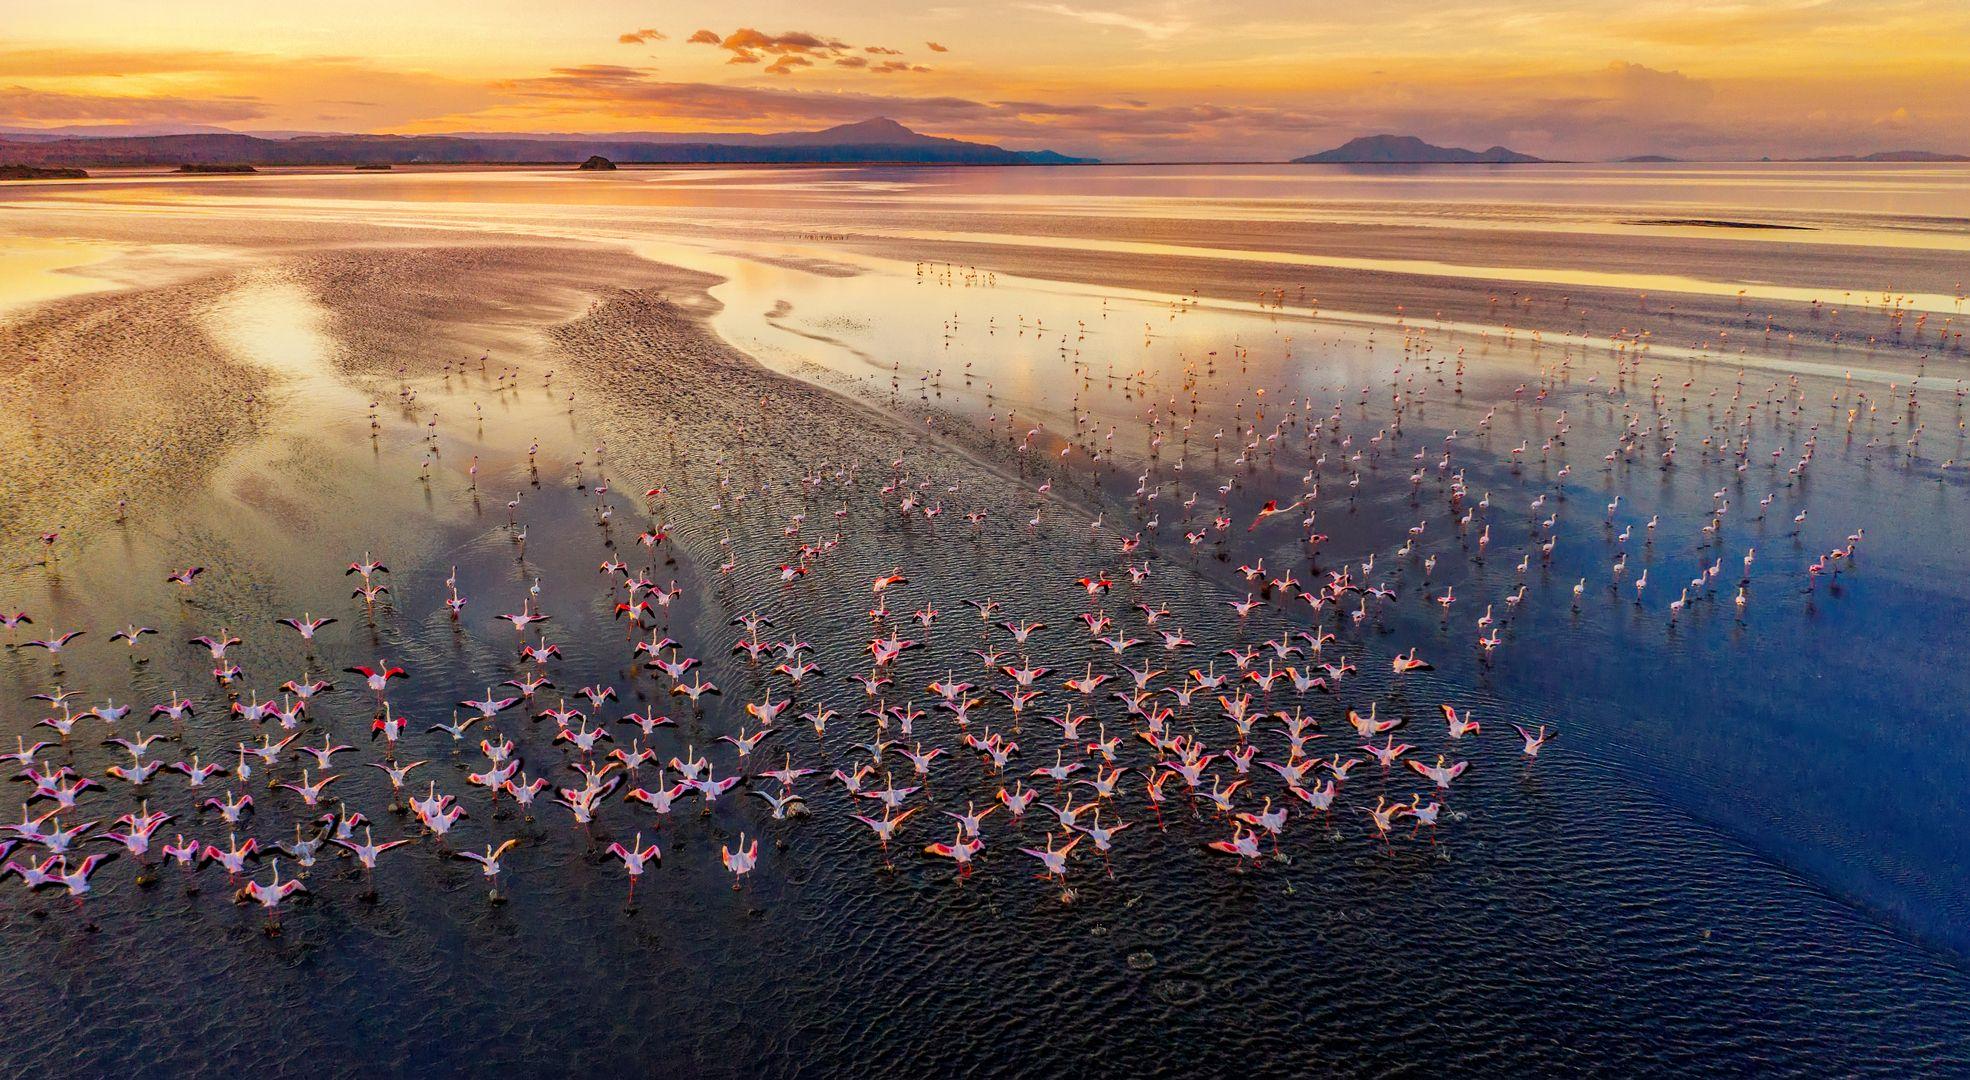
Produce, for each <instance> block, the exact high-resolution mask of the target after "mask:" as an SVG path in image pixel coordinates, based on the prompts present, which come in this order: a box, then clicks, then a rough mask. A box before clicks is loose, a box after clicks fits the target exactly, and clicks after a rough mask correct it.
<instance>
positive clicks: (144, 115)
mask: <svg viewBox="0 0 1970 1080" xmlns="http://www.w3.org/2000/svg"><path fill="white" fill-rule="evenodd" d="M11 6H12V7H13V8H14V10H13V11H10V12H9V14H8V19H7V28H6V33H5V36H4V37H0V127H53V126H61V125H100V124H135V125H184V124H210V125H215V126H221V127H227V128H232V129H236V130H243V131H254V130H259V131H279V130H312V131H324V130H326V131H387V132H405V133H409V132H439V131H597V132H600V131H767V130H785V129H792V128H808V127H821V126H826V125H829V124H834V123H840V122H844V121H850V120H858V119H863V118H866V117H869V116H874V115H887V116H891V117H894V118H895V119H897V120H900V121H902V122H904V123H906V124H909V125H910V126H912V127H915V128H917V129H919V130H923V131H928V132H931V133H935V134H946V135H955V136H960V137H972V138H980V139H986V140H989V141H994V142H1000V143H1003V144H1005V145H1008V146H1013V147H1017V148H1021V149H1028V148H1037V147H1050V148H1053V149H1057V150H1061V151H1064V152H1068V153H1075V154H1086V155H1093V156H1099V157H1103V158H1108V159H1112V160H1128V159H1134V160H1182V159H1207V158H1259V159H1277V158H1282V157H1289V156H1293V155H1295V154H1299V153H1303V152H1307V151H1311V150H1317V149H1323V148H1325V147H1327V146H1330V145H1333V144H1335V143H1338V142H1340V141H1343V140H1345V139H1347V138H1350V137H1352V136H1354V135H1358V134H1365V133H1373V132H1380V131H1393V132H1401V133H1410V134H1417V135H1421V136H1423V137H1424V138H1427V139H1430V140H1431V141H1434V142H1440V143H1454V144H1460V145H1470V146H1488V145H1491V144H1493V143H1503V144H1506V145H1509V146H1512V147H1513V148H1515V149H1518V150H1522V151H1526V152H1530V153H1534V154H1540V155H1542V156H1548V157H1559V158H1566V157H1578V158H1594V157H1609V156H1622V155H1628V154H1641V153H1663V154H1673V155H1680V156H1692V157H1703V156H1737V157H1742V156H1758V155H1762V154H1771V155H1773V156H1799V155H1808V154H1822V153H1844V152H1856V151H1859V152H1865V151H1870V150H1878V149H1890V148H1904V147H1915V148H1922V149H1935V150H1950V151H1957V152H1970V4H1966V3H1965V2H1964V0H1879V2H1873V3H1861V2H1854V0H1770V2H1745V3H1731V4H1690V3H1668V2H1618V0H1610V2H1608V3H1599V4H1597V3H1592V2H1588V0H1525V2H1520V3H1500V2H1494V0H1410V2H1407V3H1402V4H1399V5H1398V4H1362V3H1358V2H1354V3H1341V2H1330V0H1219V2H1217V3H1213V4H1200V3H1196V2H1187V3H1172V2H1164V0H1066V2H1051V0H1035V2H1013V3H1001V4H996V5H977V4H965V5H955V4H954V5H951V6H949V7H939V6H935V3H934V0H933V4H932V5H931V6H925V5H924V4H922V3H915V2H903V0H839V2H836V3H830V4H818V3H808V4H792V3H784V2H766V3H756V2H752V0H738V2H737V3H717V4H713V3H697V2H681V3H618V2H614V0H605V2H582V0H563V2H561V3H558V4H544V3H539V2H526V3H522V2H519V0H476V2H473V3H463V2H455V0H421V2H415V3H406V2H404V0H391V2H388V3H385V2H383V0H338V2H337V3H333V4H321V5H307V6H306V8H305V9H303V8H301V7H300V6H298V5H297V6H293V8H292V10H291V11H288V12H285V13H273V14H269V13H268V12H267V11H266V10H265V9H266V8H267V7H269V6H271V5H267V4H265V3H264V2H256V3H244V2H233V0H171V2H169V3H158V2H156V0H149V2H145V3H132V2H123V0H78V2H76V3H66V4H53V3H50V4H16V5H11ZM1384 9H1386V13H1384ZM694 38H695V39H696V40H693V39H694Z"/></svg>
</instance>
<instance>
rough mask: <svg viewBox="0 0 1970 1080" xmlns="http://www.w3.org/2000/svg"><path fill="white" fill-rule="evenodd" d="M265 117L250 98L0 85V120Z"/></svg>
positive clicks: (137, 120)
mask: <svg viewBox="0 0 1970 1080" xmlns="http://www.w3.org/2000/svg"><path fill="white" fill-rule="evenodd" d="M265 115H267V109H266V105H265V103H263V102H261V101H258V100H256V99H254V98H249V97H221V98H187V97H138V96H134V95H128V94H76V93H62V92H58V91H51V90H31V89H29V88H27V87H25V86H18V85H16V86H5V87H0V116H6V117H8V118H9V119H16V120H29V121H33V122H35V123H45V124H64V123H78V122H95V123H101V122H110V123H140V122H141V123H157V122H160V121H177V122H186V123H190V122H196V123H207V124H210V123H222V122H225V121H230V120H253V119H257V118H259V117H262V116H265Z"/></svg>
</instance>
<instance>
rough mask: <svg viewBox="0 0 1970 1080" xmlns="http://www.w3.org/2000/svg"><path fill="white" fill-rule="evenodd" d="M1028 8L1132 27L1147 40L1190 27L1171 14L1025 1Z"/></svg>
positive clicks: (1165, 38) (1172, 35)
mask: <svg viewBox="0 0 1970 1080" xmlns="http://www.w3.org/2000/svg"><path fill="white" fill-rule="evenodd" d="M1026 7H1027V8H1028V9H1030V10H1032V11H1038V12H1041V13H1043V14H1047V15H1059V16H1061V17H1062V18H1067V19H1075V20H1078V21H1080V22H1084V23H1087V24H1088V25H1090V26H1100V27H1110V28H1114V29H1119V30H1133V31H1135V32H1136V33H1138V34H1141V35H1142V36H1143V37H1146V38H1148V39H1149V40H1151V41H1157V42H1161V41H1168V40H1170V39H1171V38H1175V37H1177V36H1178V35H1180V34H1183V33H1186V32H1187V31H1189V30H1190V26H1191V24H1190V20H1188V19H1185V18H1182V17H1180V16H1171V17H1169V18H1165V19H1163V20H1161V21H1157V20H1155V19H1144V18H1141V17H1140V16H1136V15H1129V14H1126V13H1124V12H1120V11H1101V10H1096V9H1093V8H1076V7H1069V6H1067V5H1066V4H1027V5H1026Z"/></svg>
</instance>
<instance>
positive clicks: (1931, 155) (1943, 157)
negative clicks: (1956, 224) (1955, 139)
mask: <svg viewBox="0 0 1970 1080" xmlns="http://www.w3.org/2000/svg"><path fill="white" fill-rule="evenodd" d="M1798 160H1800V161H1970V154H1939V153H1937V152H1936V151H1934V150H1880V151H1877V152H1875V153H1872V154H1838V155H1835V156H1833V157H1809V158H1799V159H1798Z"/></svg>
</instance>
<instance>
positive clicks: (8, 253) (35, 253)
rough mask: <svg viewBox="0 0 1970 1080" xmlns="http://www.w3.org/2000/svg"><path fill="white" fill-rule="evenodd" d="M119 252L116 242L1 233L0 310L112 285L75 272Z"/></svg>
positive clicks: (103, 260)
mask: <svg viewBox="0 0 1970 1080" xmlns="http://www.w3.org/2000/svg"><path fill="white" fill-rule="evenodd" d="M117 253H118V249H117V248H115V247H113V246H112V245H109V244H101V243H94V242H90V241H83V240H43V239H39V238H33V237H17V236H0V312H4V311H8V310H11V309H14V308H18V307H21V306H24V305H27V304H36V303H40V302H42V301H45V300H58V299H60V298H62V297H64V296H74V295H76V294H78V293H85V292H93V291H95V290H98V289H107V288H110V287H111V286H112V284H113V283H112V282H110V281H107V280H104V279H102V278H96V277H89V276H86V275H83V274H77V273H75V272H74V271H76V270H78V269H81V268H83V267H87V266H94V265H97V264H99V263H102V262H105V261H107V260H108V259H111V258H113V257H114V256H115V255H116V254H117Z"/></svg>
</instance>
